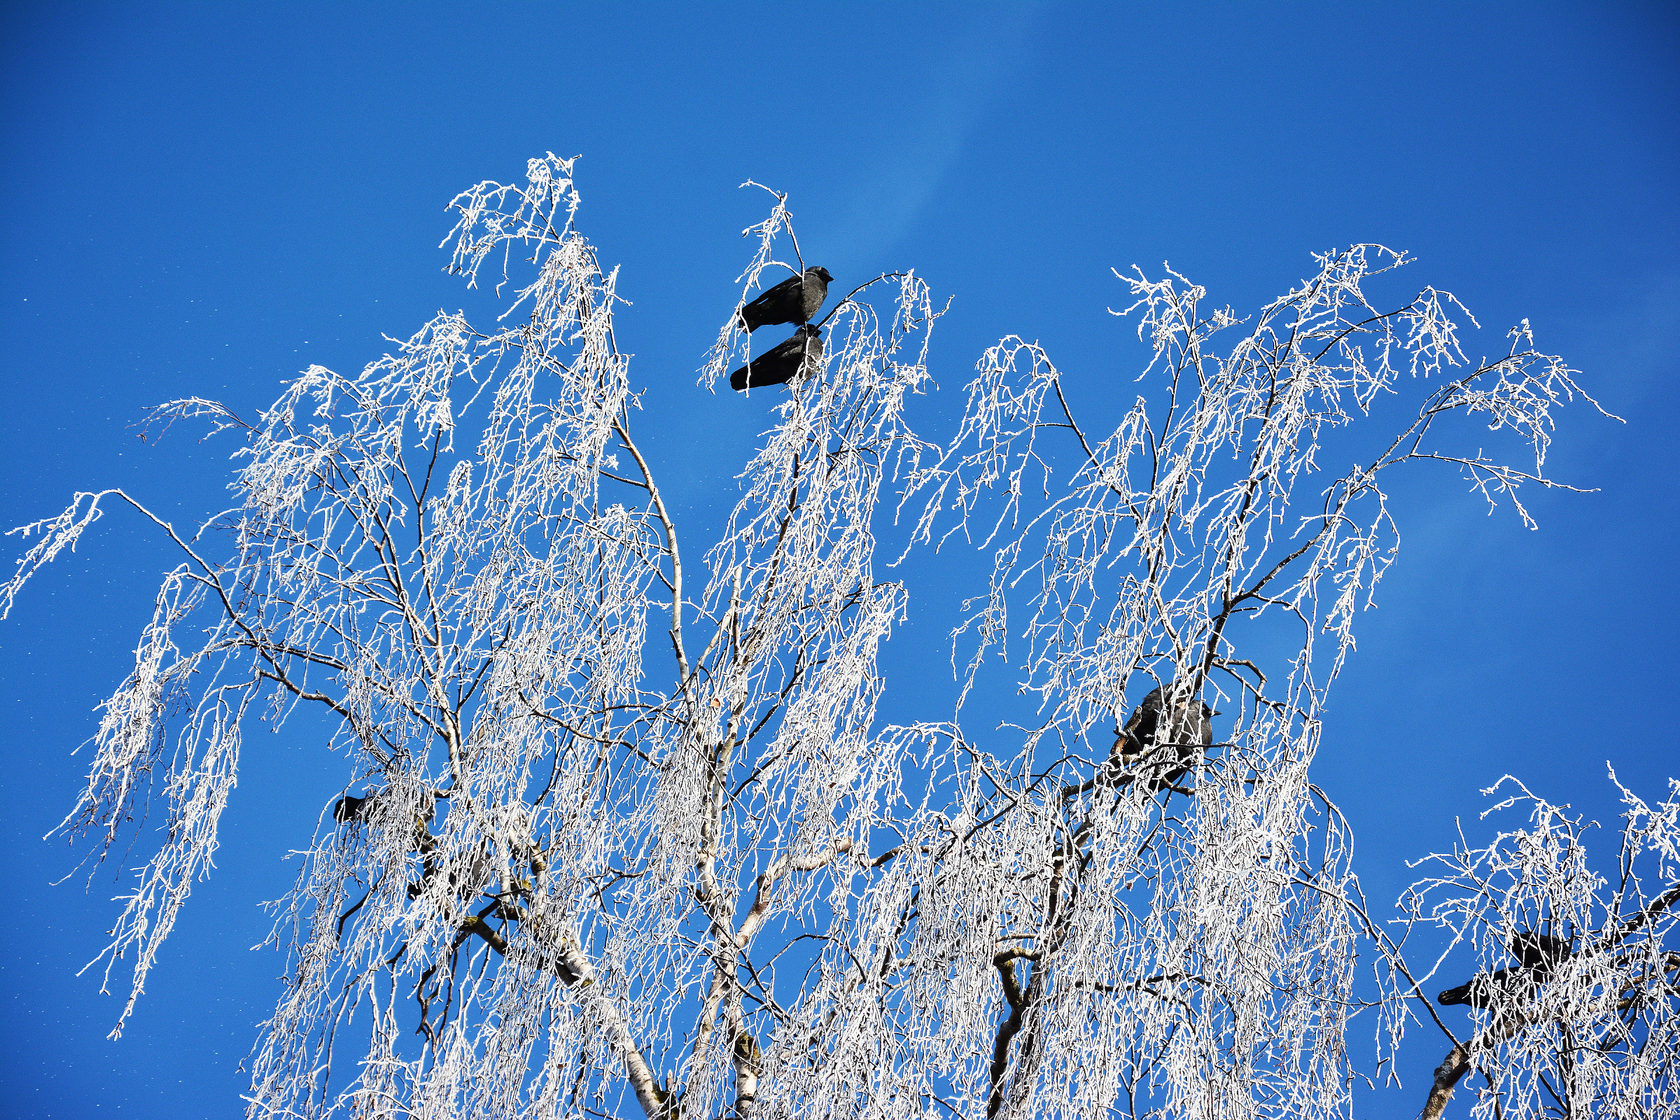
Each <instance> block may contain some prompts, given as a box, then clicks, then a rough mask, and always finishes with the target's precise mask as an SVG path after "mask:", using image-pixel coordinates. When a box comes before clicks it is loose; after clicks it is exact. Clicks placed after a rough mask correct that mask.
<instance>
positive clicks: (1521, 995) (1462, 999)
mask: <svg viewBox="0 0 1680 1120" xmlns="http://www.w3.org/2000/svg"><path fill="white" fill-rule="evenodd" d="M1510 949H1511V955H1512V956H1513V957H1516V958H1517V960H1518V961H1519V962H1520V963H1519V964H1518V966H1517V967H1515V968H1500V969H1495V970H1494V971H1493V972H1478V973H1477V974H1476V975H1474V976H1472V977H1471V978H1470V979H1468V980H1466V981H1465V982H1464V983H1462V984H1460V985H1459V986H1458V987H1456V988H1448V989H1447V990H1446V991H1444V992H1442V993H1441V994H1440V995H1438V996H1436V997H1435V1002H1436V1003H1438V1004H1440V1005H1441V1006H1443V1007H1455V1006H1458V1005H1460V1004H1467V1005H1469V1006H1470V1007H1492V1006H1493V1005H1494V1004H1496V1003H1501V1002H1515V1001H1518V1000H1522V999H1528V998H1530V997H1532V996H1533V995H1534V991H1535V989H1536V988H1537V987H1539V985H1540V983H1541V981H1543V980H1545V979H1546V977H1548V976H1550V975H1551V974H1552V970H1553V969H1554V968H1556V967H1557V966H1558V965H1559V964H1561V963H1562V962H1564V961H1566V960H1568V959H1569V956H1570V954H1571V953H1573V952H1574V951H1575V950H1574V949H1573V948H1572V947H1571V946H1570V944H1569V942H1567V941H1565V940H1564V939H1563V938H1561V937H1553V936H1552V935H1551V934H1549V933H1533V932H1531V931H1529V930H1526V929H1521V930H1518V931H1517V932H1516V933H1514V934H1512V935H1511V945H1510Z"/></svg>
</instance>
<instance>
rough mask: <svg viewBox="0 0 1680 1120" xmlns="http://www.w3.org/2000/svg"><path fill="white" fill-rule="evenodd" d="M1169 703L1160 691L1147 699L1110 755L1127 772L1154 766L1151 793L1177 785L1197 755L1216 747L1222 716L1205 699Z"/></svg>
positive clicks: (1120, 731) (1117, 737)
mask: <svg viewBox="0 0 1680 1120" xmlns="http://www.w3.org/2000/svg"><path fill="white" fill-rule="evenodd" d="M1166 703H1167V701H1166V700H1165V698H1164V696H1163V694H1162V690H1161V689H1160V688H1156V689H1154V690H1153V691H1151V692H1150V693H1149V695H1148V696H1145V697H1144V698H1143V703H1141V704H1139V705H1138V706H1137V709H1136V710H1135V711H1133V712H1132V715H1131V718H1130V719H1128V720H1127V721H1126V724H1125V726H1124V727H1121V728H1119V729H1118V730H1116V731H1115V733H1114V746H1113V748H1112V749H1111V750H1110V751H1109V755H1108V758H1109V762H1111V763H1114V764H1117V765H1119V766H1121V767H1123V768H1125V769H1127V770H1132V769H1135V768H1136V767H1137V766H1138V765H1139V764H1140V763H1143V764H1146V765H1147V764H1153V765H1152V767H1151V768H1152V770H1153V771H1154V772H1153V773H1151V774H1150V775H1149V777H1148V779H1147V780H1148V781H1149V783H1150V792H1151V793H1154V792H1156V791H1159V790H1161V789H1164V788H1166V787H1167V786H1170V785H1173V784H1174V783H1176V782H1177V781H1178V780H1179V779H1180V778H1182V777H1183V776H1184V775H1185V774H1186V773H1188V772H1189V770H1190V767H1192V766H1194V765H1195V764H1196V755H1197V754H1198V753H1199V752H1201V751H1204V750H1206V749H1207V748H1208V747H1210V746H1212V745H1213V717H1214V716H1216V715H1218V714H1219V713H1218V712H1215V711H1214V710H1213V709H1212V708H1210V707H1208V706H1207V703H1206V702H1205V701H1202V700H1194V701H1191V700H1189V699H1188V698H1186V699H1184V700H1181V701H1178V703H1177V705H1176V706H1174V707H1173V708H1166Z"/></svg>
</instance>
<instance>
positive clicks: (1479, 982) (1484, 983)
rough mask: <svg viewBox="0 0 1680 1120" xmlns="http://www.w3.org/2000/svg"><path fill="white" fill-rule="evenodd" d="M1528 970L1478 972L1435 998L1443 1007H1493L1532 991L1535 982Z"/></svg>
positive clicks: (1503, 969) (1507, 969) (1511, 969)
mask: <svg viewBox="0 0 1680 1120" xmlns="http://www.w3.org/2000/svg"><path fill="white" fill-rule="evenodd" d="M1527 972H1528V970H1527V969H1522V968H1501V969H1499V970H1497V971H1495V972H1478V973H1476V975H1474V976H1472V977H1470V979H1469V980H1466V981H1465V982H1464V983H1462V984H1460V985H1459V986H1458V987H1456V988H1448V989H1447V990H1446V991H1444V992H1442V993H1441V994H1440V995H1438V996H1436V997H1435V1002H1436V1003H1438V1004H1440V1005H1441V1006H1442V1007H1454V1006H1457V1005H1458V1004H1461V1003H1464V1004H1469V1005H1470V1006H1471V1007H1492V1006H1493V1005H1494V1004H1495V1003H1499V1002H1503V1001H1508V1000H1510V999H1512V998H1513V997H1515V996H1517V995H1519V994H1526V990H1527V989H1532V987H1533V981H1532V980H1531V979H1530V978H1529V977H1528V974H1527Z"/></svg>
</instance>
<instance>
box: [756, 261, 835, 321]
mask: <svg viewBox="0 0 1680 1120" xmlns="http://www.w3.org/2000/svg"><path fill="white" fill-rule="evenodd" d="M833 279H834V277H832V276H830V275H829V273H828V269H826V268H823V267H822V266H821V265H818V266H817V267H816V268H807V269H806V270H805V271H804V272H802V273H800V274H799V275H798V276H790V277H788V278H787V279H786V280H783V281H782V282H781V283H780V284H777V285H775V286H773V287H771V288H768V289H766V290H765V291H764V292H763V293H762V294H761V295H760V296H759V297H758V298H757V299H755V300H753V301H752V302H751V303H749V304H747V305H746V306H745V307H743V308H741V311H740V314H739V315H738V316H737V318H738V319H739V320H740V323H741V325H742V326H743V327H745V328H746V329H747V330H748V331H756V330H757V329H758V328H759V327H767V326H770V325H771V324H773V323H809V322H810V321H811V316H813V315H815V314H816V313H817V309H818V308H820V307H821V306H822V305H823V301H824V300H826V299H827V298H828V282H829V281H830V280H833Z"/></svg>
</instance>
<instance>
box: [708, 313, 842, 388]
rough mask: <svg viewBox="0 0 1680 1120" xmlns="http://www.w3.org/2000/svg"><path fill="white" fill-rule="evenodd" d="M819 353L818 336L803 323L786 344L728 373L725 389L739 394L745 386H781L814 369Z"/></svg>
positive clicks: (815, 331) (813, 328) (814, 328)
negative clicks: (727, 382)
mask: <svg viewBox="0 0 1680 1120" xmlns="http://www.w3.org/2000/svg"><path fill="white" fill-rule="evenodd" d="M822 352H823V340H822V333H821V332H820V331H818V330H817V328H816V327H813V326H812V325H811V324H809V323H804V324H802V325H801V326H800V327H799V329H798V330H796V331H794V332H793V334H792V335H791V336H790V337H789V338H788V339H787V340H786V341H784V342H779V343H777V344H776V345H775V346H772V347H771V348H770V349H768V350H766V351H765V352H764V353H762V354H760V355H759V356H758V357H756V358H754V359H752V360H751V361H749V362H748V363H747V364H746V365H744V366H742V367H741V368H740V369H738V370H736V371H735V372H734V373H731V374H730V375H729V387H730V388H732V389H735V390H742V389H746V388H747V387H748V386H749V385H750V386H752V387H754V388H756V387H758V386H760V385H781V384H783V383H785V382H788V381H792V380H793V379H794V378H796V377H803V376H805V375H807V374H809V373H811V372H813V371H814V370H815V369H816V368H817V364H818V363H819V361H821V359H822Z"/></svg>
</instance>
